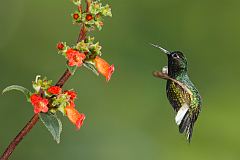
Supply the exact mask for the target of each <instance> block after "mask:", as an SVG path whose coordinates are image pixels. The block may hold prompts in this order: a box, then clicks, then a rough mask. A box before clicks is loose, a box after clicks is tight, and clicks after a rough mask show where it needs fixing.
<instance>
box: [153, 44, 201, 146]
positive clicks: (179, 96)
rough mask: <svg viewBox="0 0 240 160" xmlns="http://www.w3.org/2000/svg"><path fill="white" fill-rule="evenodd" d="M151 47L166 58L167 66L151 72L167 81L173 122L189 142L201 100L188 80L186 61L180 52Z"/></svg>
mask: <svg viewBox="0 0 240 160" xmlns="http://www.w3.org/2000/svg"><path fill="white" fill-rule="evenodd" d="M151 45H152V46H154V47H156V48H158V49H160V50H161V51H162V52H164V53H165V54H166V55H167V57H168V65H167V66H165V67H163V69H162V71H156V72H153V75H154V76H155V77H159V78H162V79H166V80H167V85H166V92H167V98H168V100H169V102H170V104H171V105H172V107H173V109H174V110H175V111H176V117H175V121H176V123H177V125H178V126H179V132H180V133H185V134H186V136H187V140H188V141H189V142H190V141H191V137H192V133H193V127H194V123H195V122H196V120H197V118H198V115H199V113H200V111H201V104H202V99H201V96H200V94H199V92H198V90H197V88H196V87H195V86H194V84H193V83H192V82H191V80H190V79H189V76H188V66H187V59H186V57H185V56H184V54H183V53H182V52H180V51H174V52H169V51H168V50H166V49H164V48H162V47H160V46H158V45H154V44H151Z"/></svg>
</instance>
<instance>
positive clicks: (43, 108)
mask: <svg viewBox="0 0 240 160" xmlns="http://www.w3.org/2000/svg"><path fill="white" fill-rule="evenodd" d="M30 100H31V103H32V105H33V107H34V113H36V114H37V113H40V112H44V113H46V112H48V107H47V105H48V100H47V99H45V98H42V97H40V96H39V95H37V94H33V95H32V96H31V97H30Z"/></svg>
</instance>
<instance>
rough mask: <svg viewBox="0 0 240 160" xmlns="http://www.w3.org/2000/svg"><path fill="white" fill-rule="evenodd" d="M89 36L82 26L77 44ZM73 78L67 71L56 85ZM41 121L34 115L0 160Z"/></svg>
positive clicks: (10, 152) (4, 159)
mask: <svg viewBox="0 0 240 160" xmlns="http://www.w3.org/2000/svg"><path fill="white" fill-rule="evenodd" d="M91 2H92V1H91V0H86V3H87V8H86V12H88V11H89V7H90V5H91ZM78 9H79V11H81V12H82V6H79V7H78ZM86 36H87V28H86V26H85V25H84V24H82V26H81V29H80V33H79V36H78V39H77V43H78V42H80V41H82V40H85V39H86ZM71 76H72V74H71V72H70V71H69V70H68V69H67V70H66V71H65V72H64V74H63V75H62V77H61V78H60V79H59V80H58V82H57V83H56V86H59V87H63V85H64V84H65V83H66V82H67V80H68V79H69V78H70V77H71ZM38 120H39V116H38V114H34V116H33V117H32V119H31V120H30V121H29V122H28V123H27V124H26V126H25V127H24V128H23V129H22V130H21V131H20V132H19V134H18V135H17V136H16V137H15V138H14V139H13V140H12V141H11V143H10V144H9V146H8V147H7V148H6V150H5V152H4V153H3V155H2V156H1V157H0V160H8V158H9V157H10V155H11V154H12V152H13V151H14V149H15V148H16V146H17V145H18V144H19V143H20V142H21V140H22V139H23V138H24V136H26V135H27V134H28V133H29V132H30V131H31V129H32V128H33V127H34V126H35V124H36V123H37V122H38Z"/></svg>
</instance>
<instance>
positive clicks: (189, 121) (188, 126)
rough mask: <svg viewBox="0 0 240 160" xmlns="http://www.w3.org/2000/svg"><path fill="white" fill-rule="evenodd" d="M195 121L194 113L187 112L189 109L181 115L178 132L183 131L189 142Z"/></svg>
mask: <svg viewBox="0 0 240 160" xmlns="http://www.w3.org/2000/svg"><path fill="white" fill-rule="evenodd" d="M195 121H196V116H194V114H189V111H188V112H187V113H186V114H185V116H184V117H183V120H182V121H181V124H180V125H179V132H180V133H185V134H186V136H187V140H188V142H189V143H190V142H191V138H192V133H193V126H194V123H195Z"/></svg>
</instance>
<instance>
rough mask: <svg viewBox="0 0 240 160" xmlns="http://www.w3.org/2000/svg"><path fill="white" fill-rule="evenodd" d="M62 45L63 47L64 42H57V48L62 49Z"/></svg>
mask: <svg viewBox="0 0 240 160" xmlns="http://www.w3.org/2000/svg"><path fill="white" fill-rule="evenodd" d="M64 47H65V46H64V44H63V43H62V42H59V43H58V44H57V49H58V50H63V48H64Z"/></svg>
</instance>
